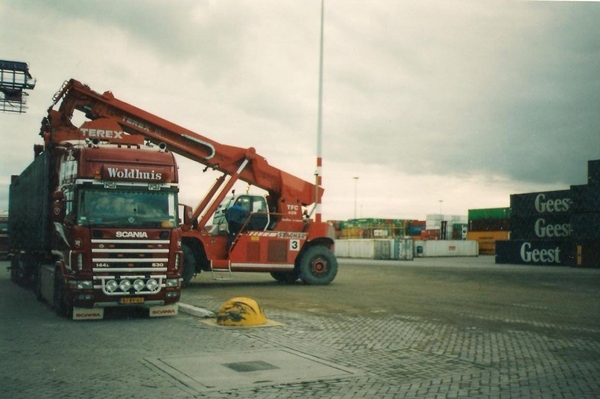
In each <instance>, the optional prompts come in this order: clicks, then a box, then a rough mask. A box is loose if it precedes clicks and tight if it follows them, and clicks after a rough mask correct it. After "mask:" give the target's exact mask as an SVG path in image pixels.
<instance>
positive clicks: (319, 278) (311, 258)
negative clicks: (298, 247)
mask: <svg viewBox="0 0 600 399" xmlns="http://www.w3.org/2000/svg"><path fill="white" fill-rule="evenodd" d="M301 256H302V257H301V258H300V279H302V281H304V282H305V283H306V284H309V285H327V284H329V283H331V282H332V281H333V279H334V278H335V276H336V275H337V271H338V263H337V259H336V258H335V255H334V254H333V253H332V252H331V251H330V250H329V249H327V248H325V247H323V246H314V247H311V248H308V249H307V250H306V252H304V253H303V254H302V255H301Z"/></svg>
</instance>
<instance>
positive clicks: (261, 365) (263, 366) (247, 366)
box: [223, 360, 279, 373]
mask: <svg viewBox="0 0 600 399" xmlns="http://www.w3.org/2000/svg"><path fill="white" fill-rule="evenodd" d="M223 366H225V367H229V368H230V369H232V370H233V371H237V372H238V373H247V372H250V371H261V370H275V369H278V368H279V367H277V366H273V365H272V364H271V363H267V362H263V361H262V360H259V361H257V362H240V363H228V364H224V365H223Z"/></svg>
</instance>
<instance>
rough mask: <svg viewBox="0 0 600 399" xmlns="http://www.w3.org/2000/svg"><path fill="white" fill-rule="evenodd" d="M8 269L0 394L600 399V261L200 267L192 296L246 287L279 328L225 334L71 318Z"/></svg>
mask: <svg viewBox="0 0 600 399" xmlns="http://www.w3.org/2000/svg"><path fill="white" fill-rule="evenodd" d="M2 266H3V265H2V264H0V267H1V270H0V292H2V294H0V295H2V300H1V301H0V355H1V356H0V397H11V398H56V397H61V398H80V397H91V398H94V397H97V398H101V397H102V398H104V397H112V398H137V397H140V398H142V397H143V398H159V397H160V398H164V397H172V398H204V397H206V398H212V397H227V398H295V397H298V398H303V397H308V396H314V397H319V398H600V382H599V381H598V375H600V373H599V371H600V316H599V311H600V289H599V287H600V269H569V268H563V267H531V266H510V265H495V264H494V262H493V257H476V258H439V259H434V258H420V259H415V260H414V261H369V260H348V259H340V269H339V274H338V277H337V278H336V280H335V281H334V282H333V283H332V284H331V285H329V286H325V287H315V286H306V285H303V284H295V285H292V286H287V285H281V284H278V283H276V282H275V281H274V280H273V279H271V277H270V276H269V275H264V274H234V279H233V280H232V281H213V280H212V279H211V276H210V274H205V275H204V274H203V275H200V276H198V277H197V278H196V279H194V280H192V284H191V286H190V287H189V288H187V289H186V290H184V293H183V297H182V302H183V303H186V304H188V305H193V306H196V307H199V308H204V309H210V310H214V311H216V310H218V308H219V307H220V305H221V304H222V303H223V302H225V301H226V300H228V299H231V298H233V297H238V296H246V297H250V298H253V299H255V300H256V301H257V302H258V303H259V304H260V305H261V306H262V307H263V308H264V310H265V312H266V314H267V316H268V318H269V319H271V320H273V321H277V322H279V323H281V325H276V326H269V327H256V328H225V327H215V326H214V323H212V324H210V323H206V322H205V320H203V319H200V318H198V317H193V316H190V315H188V314H184V313H182V314H180V315H179V316H177V317H175V318H165V319H147V318H146V317H144V316H143V315H141V316H140V315H137V314H135V313H123V312H115V313H113V314H109V315H107V318H106V319H105V320H102V321H97V322H72V321H68V320H64V319H60V318H57V317H56V316H55V315H54V314H53V313H51V311H50V310H49V309H48V308H47V307H46V306H45V305H43V304H39V303H38V302H37V301H36V300H35V298H34V296H33V294H32V293H31V292H28V291H25V290H23V289H21V288H19V287H16V286H14V285H13V284H11V283H10V281H9V280H8V273H6V272H5V271H4V267H2Z"/></svg>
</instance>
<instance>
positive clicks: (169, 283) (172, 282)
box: [167, 278, 179, 288]
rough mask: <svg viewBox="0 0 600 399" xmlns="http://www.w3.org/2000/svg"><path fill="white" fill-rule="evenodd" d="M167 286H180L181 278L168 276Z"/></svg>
mask: <svg viewBox="0 0 600 399" xmlns="http://www.w3.org/2000/svg"><path fill="white" fill-rule="evenodd" d="M167 287H169V288H173V287H179V279H178V278H168V279H167Z"/></svg>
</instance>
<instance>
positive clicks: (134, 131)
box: [40, 79, 323, 208]
mask: <svg viewBox="0 0 600 399" xmlns="http://www.w3.org/2000/svg"><path fill="white" fill-rule="evenodd" d="M53 101H54V103H53V105H52V106H51V107H50V109H49V110H48V118H47V119H46V120H45V123H43V125H42V131H41V133H40V134H41V135H42V136H43V137H44V138H45V140H46V142H47V143H48V141H53V140H56V138H53V137H52V134H53V132H54V131H55V130H56V128H59V127H60V128H62V131H63V132H64V131H65V127H69V128H71V129H72V131H75V130H76V129H75V127H73V125H72V124H71V123H70V120H71V118H72V116H73V112H74V111H75V110H78V111H81V112H83V113H84V114H85V116H86V117H87V118H88V119H90V120H97V119H100V118H108V119H111V120H113V121H115V122H116V123H118V125H119V126H120V127H121V129H122V130H123V131H124V132H126V133H128V134H130V135H137V136H143V137H144V139H146V140H149V141H150V142H153V143H155V144H159V143H165V144H166V145H167V146H168V147H169V149H170V150H171V151H172V152H174V153H176V154H179V155H181V156H184V157H186V158H189V159H191V160H193V161H195V162H199V163H201V164H203V165H205V166H206V167H207V168H212V169H215V170H218V171H221V172H223V173H224V174H227V175H229V176H236V178H239V179H240V180H242V181H245V182H247V183H249V184H251V185H254V186H257V187H259V188H261V189H264V190H266V191H267V192H268V193H269V195H270V196H272V197H273V198H274V199H276V200H277V202H278V204H279V207H280V208H281V207H282V206H284V204H286V203H287V204H295V205H302V206H308V205H310V204H313V203H315V202H316V200H317V197H316V195H317V192H316V189H315V185H314V184H312V183H309V182H307V181H305V180H303V179H300V178H298V177H296V176H293V175H291V174H289V173H287V172H284V171H282V170H281V169H278V168H276V167H273V166H271V165H269V163H268V162H267V160H266V159H265V158H264V157H262V156H260V155H258V154H257V153H256V151H255V149H254V148H253V147H250V148H241V147H235V146H230V145H225V144H221V143H218V142H216V141H214V140H211V139H209V138H207V137H204V136H202V135H200V134H197V133H194V132H192V131H190V130H188V129H186V128H183V127H181V126H178V125H176V124H174V123H171V122H169V121H167V120H165V119H162V118H160V117H158V116H156V115H153V114H151V113H149V112H146V111H144V110H142V109H139V108H137V107H135V106H133V105H131V104H128V103H126V102H123V101H120V100H118V99H116V98H115V97H114V95H113V94H112V93H111V92H110V91H107V92H105V93H103V94H99V93H97V92H94V91H93V90H91V89H90V87H89V86H87V85H84V84H82V83H80V82H79V81H77V80H75V79H71V80H69V81H67V82H65V84H64V85H63V87H62V88H61V90H60V91H59V92H57V93H56V95H55V96H54V98H53ZM59 101H61V104H60V107H59V109H58V110H53V109H52V108H53V107H54V105H56V104H58V102H59ZM67 130H68V129H67ZM73 134H76V133H73ZM65 138H68V137H62V138H61V139H65ZM245 161H247V165H244V167H242V168H241V166H242V165H243V164H244V162H245ZM322 193H323V189H322V188H319V190H318V194H319V198H320V196H321V195H322Z"/></svg>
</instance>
